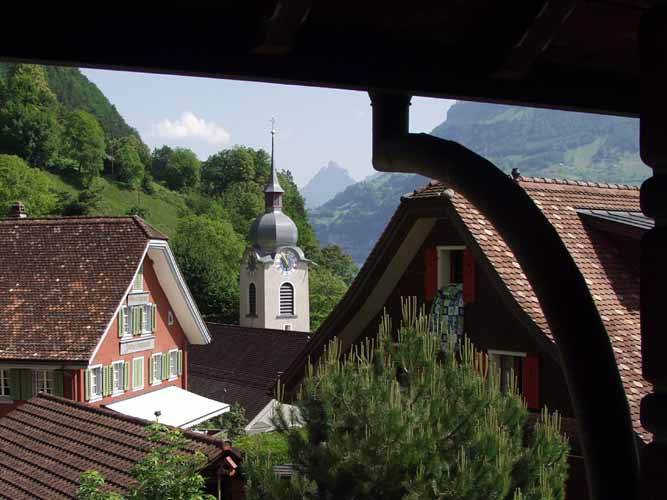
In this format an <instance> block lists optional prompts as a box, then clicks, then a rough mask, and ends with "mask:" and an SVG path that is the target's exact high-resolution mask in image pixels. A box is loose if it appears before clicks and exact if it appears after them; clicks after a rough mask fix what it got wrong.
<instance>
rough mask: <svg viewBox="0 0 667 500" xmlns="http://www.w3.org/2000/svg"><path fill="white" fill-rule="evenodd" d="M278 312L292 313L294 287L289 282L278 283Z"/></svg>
mask: <svg viewBox="0 0 667 500" xmlns="http://www.w3.org/2000/svg"><path fill="white" fill-rule="evenodd" d="M280 314H281V315H283V314H288V315H293V314H294V287H293V286H292V285H291V283H283V284H282V285H280Z"/></svg>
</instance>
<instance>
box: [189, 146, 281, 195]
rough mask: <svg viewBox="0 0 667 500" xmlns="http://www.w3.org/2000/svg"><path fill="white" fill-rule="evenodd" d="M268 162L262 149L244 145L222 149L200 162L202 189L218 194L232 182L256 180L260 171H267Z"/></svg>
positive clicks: (223, 191) (209, 193) (224, 190)
mask: <svg viewBox="0 0 667 500" xmlns="http://www.w3.org/2000/svg"><path fill="white" fill-rule="evenodd" d="M262 153H263V154H262ZM268 162H269V158H268V155H266V153H264V151H262V150H258V151H256V150H254V149H252V148H248V147H244V146H236V147H234V148H231V149H225V150H222V151H220V152H219V153H216V154H214V155H211V156H209V157H208V159H207V160H206V161H205V162H204V163H203V164H202V173H201V177H202V190H203V191H204V192H205V193H206V194H208V195H210V196H219V195H222V194H223V193H225V192H226V191H227V189H228V188H229V187H230V186H231V185H232V184H237V183H248V182H257V181H259V180H260V179H261V174H262V173H264V172H265V171H266V172H268V167H269V166H270V164H269V163H268ZM258 174H259V175H258Z"/></svg>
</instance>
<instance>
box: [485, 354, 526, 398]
mask: <svg viewBox="0 0 667 500" xmlns="http://www.w3.org/2000/svg"><path fill="white" fill-rule="evenodd" d="M525 357H526V355H525V354H522V353H508V352H503V351H489V362H490V364H491V366H492V367H495V369H496V370H499V372H500V373H499V374H500V389H501V390H502V391H503V392H507V391H508V390H509V388H510V386H511V384H512V382H514V383H515V384H516V388H517V391H518V392H519V394H521V393H522V390H521V386H522V380H523V377H522V371H523V360H524V358H525Z"/></svg>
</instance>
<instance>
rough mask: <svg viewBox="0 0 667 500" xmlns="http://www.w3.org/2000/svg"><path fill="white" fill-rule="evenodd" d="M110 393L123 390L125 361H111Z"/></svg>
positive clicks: (117, 392) (118, 392)
mask: <svg viewBox="0 0 667 500" xmlns="http://www.w3.org/2000/svg"><path fill="white" fill-rule="evenodd" d="M111 377H112V378H111V393H112V394H120V393H122V392H123V391H124V390H125V362H124V361H114V362H113V363H111Z"/></svg>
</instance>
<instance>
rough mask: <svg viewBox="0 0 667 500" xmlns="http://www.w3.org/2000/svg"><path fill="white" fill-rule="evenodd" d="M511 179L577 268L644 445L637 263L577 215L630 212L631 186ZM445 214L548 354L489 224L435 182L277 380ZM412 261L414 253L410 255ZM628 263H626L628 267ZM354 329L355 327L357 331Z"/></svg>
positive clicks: (539, 320) (542, 329) (401, 216)
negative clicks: (413, 231)
mask: <svg viewBox="0 0 667 500" xmlns="http://www.w3.org/2000/svg"><path fill="white" fill-rule="evenodd" d="M517 182H518V183H519V185H520V186H521V187H523V188H524V190H525V191H526V193H528V194H529V195H530V197H531V198H532V199H533V201H534V202H535V204H536V205H537V206H538V207H539V208H540V209H541V210H542V212H543V213H544V214H545V216H546V217H547V219H548V220H549V221H550V222H551V223H552V224H553V226H554V227H555V229H556V231H557V232H558V234H559V236H560V237H561V239H562V240H563V242H564V244H565V246H566V248H567V249H568V251H569V252H570V253H571V254H572V256H573V258H574V260H575V262H576V264H577V266H578V267H579V269H580V270H581V272H582V274H583V275H584V278H585V279H586V283H587V284H588V286H589V289H590V291H591V295H592V296H593V299H594V301H595V304H596V306H597V308H598V310H599V312H600V315H601V318H602V321H603V323H604V325H605V328H606V330H607V332H608V334H609V337H610V340H611V344H612V348H613V350H614V355H615V357H616V361H617V365H618V369H619V372H620V375H621V379H622V382H623V386H624V388H625V393H626V396H627V398H628V403H629V406H630V411H631V417H632V420H633V425H634V428H635V431H636V432H637V433H638V435H639V436H640V437H641V438H642V439H644V440H648V439H649V437H650V434H649V433H648V432H647V431H646V430H645V429H644V428H643V427H642V425H641V423H640V420H639V404H640V401H641V398H642V397H643V396H644V395H645V394H647V393H648V391H649V384H648V383H647V382H646V381H645V380H644V379H643V378H642V374H641V340H640V323H639V276H638V274H637V272H636V267H637V264H638V263H630V262H628V259H627V258H623V256H622V255H620V254H619V253H617V250H616V247H615V245H614V244H613V243H611V241H610V239H609V235H608V234H605V233H604V232H602V231H599V230H596V229H594V228H593V227H592V226H590V225H589V224H587V223H586V222H585V220H584V219H583V217H586V216H585V215H582V214H579V211H581V210H588V211H595V212H596V213H598V212H601V211H606V212H610V213H616V212H629V213H636V212H639V211H640V208H639V189H638V188H637V187H632V186H624V185H611V184H603V183H592V182H582V181H559V180H554V179H542V178H527V177H526V178H519V179H517ZM434 214H439V217H450V218H451V219H452V220H453V221H454V222H455V223H456V224H455V225H456V226H457V227H459V228H460V229H461V231H462V233H464V234H462V236H464V239H465V240H466V242H467V243H468V244H469V246H471V247H473V248H475V247H476V248H477V249H478V252H477V255H478V256H479V257H481V259H482V260H483V261H484V262H485V263H486V264H487V265H486V266H485V269H486V270H488V271H489V272H491V273H493V274H495V275H496V276H497V277H498V281H499V283H500V285H501V289H503V290H504V292H505V293H504V296H505V297H506V299H507V300H508V301H510V302H511V303H512V304H513V309H514V310H515V311H518V312H519V314H521V315H523V319H524V320H525V323H526V324H528V325H529V326H531V328H530V329H531V330H532V331H534V332H536V333H537V335H538V340H539V341H541V343H542V344H543V345H544V346H545V347H546V348H547V349H548V350H549V351H550V352H551V353H552V354H553V355H555V356H557V354H556V349H555V342H554V339H553V337H552V335H551V332H550V329H549V326H548V324H547V321H546V318H545V316H544V313H543V312H542V308H541V307H540V304H539V302H538V300H537V296H536V295H535V292H534V291H533V289H532V287H531V286H530V283H529V282H528V279H527V278H526V276H525V275H524V273H523V271H522V270H521V266H520V265H519V263H518V262H517V260H516V258H515V256H514V254H513V253H512V252H511V250H510V249H509V247H508V246H507V244H506V243H505V242H504V240H503V239H502V238H501V237H500V235H499V234H498V232H497V231H496V230H495V228H494V227H493V225H492V224H491V223H490V222H489V221H488V220H487V219H486V218H485V217H484V216H482V214H481V213H480V212H479V211H478V210H477V209H476V208H475V207H474V206H473V205H472V204H471V203H470V202H468V201H467V200H466V199H465V198H464V197H463V196H462V195H460V194H458V193H455V192H454V191H453V190H451V189H447V187H446V186H444V185H443V184H441V183H439V182H431V183H429V184H428V186H426V187H424V188H422V189H418V190H416V191H415V192H414V193H412V194H410V195H408V196H406V197H404V198H402V201H401V204H400V206H399V208H398V209H397V211H396V212H395V213H394V216H393V217H392V219H391V220H390V221H389V224H388V225H387V227H386V229H385V231H384V232H383V234H382V235H381V236H380V238H379V239H378V241H377V243H376V245H375V247H374V248H373V251H372V252H371V254H370V255H369V257H368V259H367V261H366V262H365V263H364V266H363V267H362V269H361V270H360V272H359V274H358V275H357V278H356V279H355V281H354V282H353V284H352V286H351V287H350V289H349V290H348V292H347V293H346V295H345V296H344V297H343V299H342V300H341V302H340V303H339V304H338V306H337V307H336V308H335V309H334V311H332V313H331V314H330V315H329V317H328V318H327V319H326V320H325V321H324V322H323V323H322V326H321V327H320V329H319V330H318V331H317V332H316V333H315V335H314V337H313V339H312V341H311V342H310V343H309V345H308V346H307V348H306V349H305V350H304V352H303V353H302V354H301V355H300V356H299V357H298V359H297V360H296V361H295V362H294V363H293V364H292V365H291V366H290V367H289V368H288V370H287V371H286V374H285V376H284V380H285V382H286V383H287V385H288V388H293V387H295V385H296V384H298V381H299V380H300V377H301V376H302V374H303V370H304V366H305V364H306V362H307V359H308V357H312V358H313V359H315V358H316V357H317V356H318V355H319V353H320V352H321V350H322V349H323V347H324V346H325V345H326V343H327V342H328V341H329V340H331V339H332V338H333V337H335V336H341V334H342V332H344V330H345V327H346V323H349V322H350V321H351V318H352V317H353V314H354V312H355V311H357V310H358V309H359V308H360V307H362V306H361V305H359V304H357V303H358V302H364V301H365V300H366V297H368V296H370V294H371V293H372V291H373V289H374V288H375V287H376V286H377V285H376V284H377V280H378V276H379V275H380V273H383V272H384V269H386V268H387V266H388V262H389V259H390V257H391V253H392V252H395V251H396V249H397V248H400V246H399V243H400V242H398V241H397V240H398V239H400V238H405V235H407V234H408V227H406V226H409V225H412V224H415V223H416V221H417V220H418V219H420V218H422V217H433V216H435V215H434ZM413 256H414V255H413ZM633 264H634V265H633ZM360 328H362V327H360Z"/></svg>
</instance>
